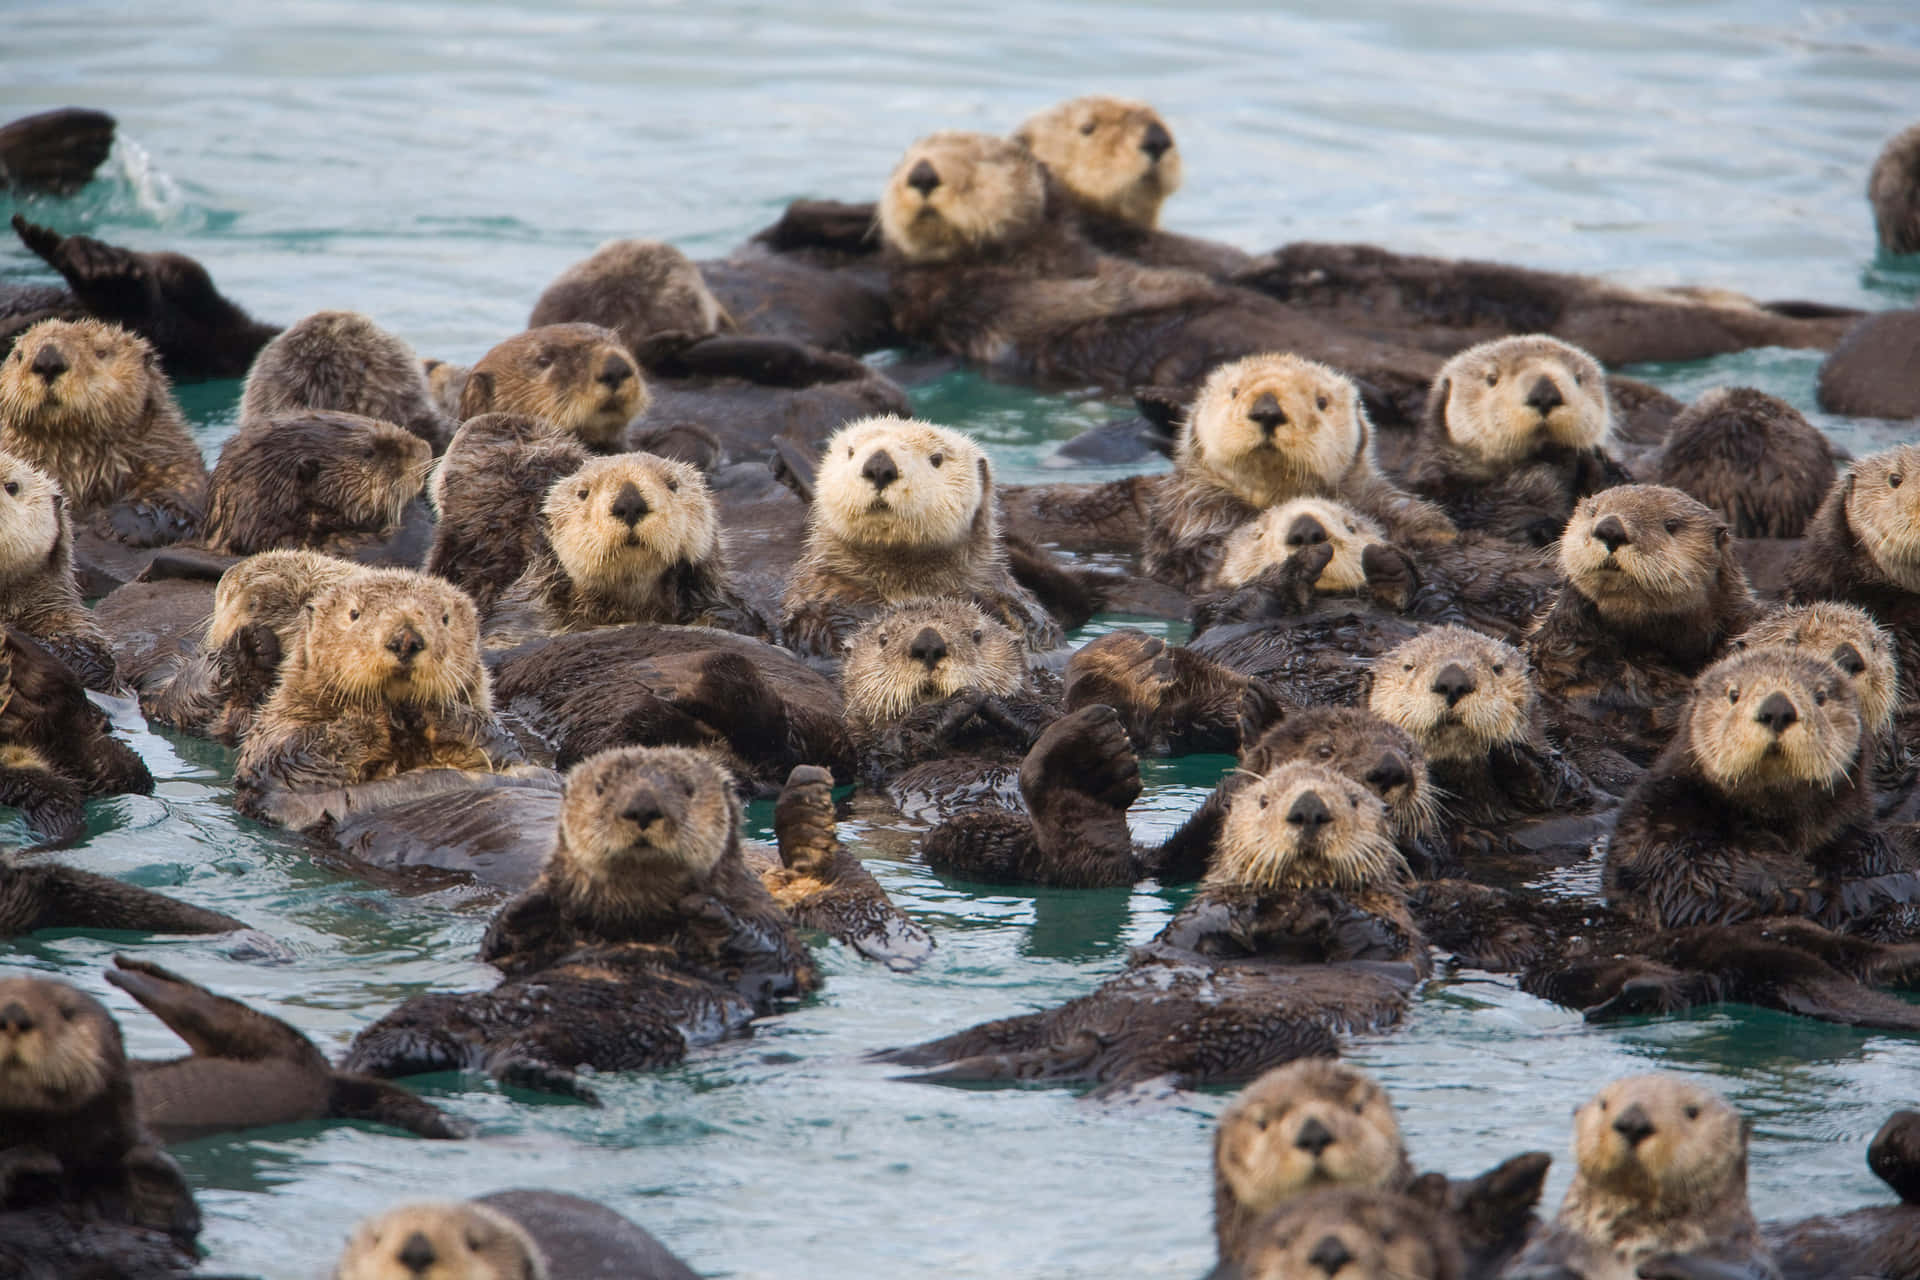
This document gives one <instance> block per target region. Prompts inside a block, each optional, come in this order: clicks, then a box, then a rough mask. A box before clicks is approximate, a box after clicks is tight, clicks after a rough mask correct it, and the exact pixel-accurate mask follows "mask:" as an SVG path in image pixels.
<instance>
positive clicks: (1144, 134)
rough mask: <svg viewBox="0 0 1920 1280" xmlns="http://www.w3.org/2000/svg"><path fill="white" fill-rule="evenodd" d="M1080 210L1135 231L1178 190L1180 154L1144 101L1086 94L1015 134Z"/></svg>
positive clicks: (1047, 112)
mask: <svg viewBox="0 0 1920 1280" xmlns="http://www.w3.org/2000/svg"><path fill="white" fill-rule="evenodd" d="M1013 139H1014V141H1015V142H1018V143H1020V144H1021V145H1022V146H1024V147H1026V148H1027V150H1029V151H1031V152H1033V154H1034V155H1036V156H1038V157H1039V158H1040V161H1041V163H1042V164H1044V165H1046V166H1047V168H1048V169H1050V170H1052V171H1053V176H1054V177H1055V178H1058V179H1059V180H1060V184H1061V185H1062V186H1064V187H1065V188H1066V189H1067V190H1068V191H1070V192H1072V193H1073V195H1074V196H1075V198H1076V199H1078V200H1080V201H1081V202H1082V203H1083V204H1087V205H1090V206H1092V207H1093V208H1095V209H1098V210H1100V211H1101V212H1102V213H1105V214H1108V215H1110V216H1112V217H1115V218H1118V219H1120V220H1121V221H1123V222H1130V223H1133V224H1134V225H1135V226H1139V227H1149V228H1150V227H1152V226H1153V225H1154V224H1155V223H1157V222H1158V221H1159V220H1160V205H1161V204H1162V203H1163V202H1164V201H1165V200H1166V198H1167V197H1168V196H1170V195H1172V194H1173V193H1174V192H1175V191H1176V190H1178V189H1179V187H1180V150H1179V148H1178V147H1177V146H1175V145H1174V141H1173V134H1172V132H1171V131H1169V130H1168V128H1167V122H1166V121H1164V120H1162V119H1161V118H1160V113H1159V112H1157V111H1155V110H1154V109H1153V108H1152V107H1150V106H1148V105H1147V104H1146V103H1144V102H1130V101H1128V100H1127V99H1125V98H1106V97H1101V96H1099V95H1091V96H1088V97H1085V98H1074V99H1072V100H1071V101H1068V102H1062V103H1060V104H1058V105H1057V106H1052V107H1048V108H1047V109H1046V110H1045V111H1042V112H1041V113H1040V114H1039V115H1036V116H1034V117H1033V118H1032V119H1030V120H1028V121H1027V122H1026V123H1025V124H1023V125H1021V126H1020V127H1019V128H1018V129H1017V130H1015V131H1014V135H1013Z"/></svg>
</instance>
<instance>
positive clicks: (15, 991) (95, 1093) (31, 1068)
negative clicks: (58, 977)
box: [0, 977, 127, 1114]
mask: <svg viewBox="0 0 1920 1280" xmlns="http://www.w3.org/2000/svg"><path fill="white" fill-rule="evenodd" d="M126 1061H127V1055H126V1050H125V1049H124V1048H122V1046H121V1042H120V1028H119V1026H118V1025H116V1024H115V1022H114V1020H113V1017H112V1015H111V1014H109V1013H108V1012H107V1011H106V1008H105V1007H104V1006H103V1005H101V1003H100V1002H99V1001H98V1000H95V999H94V998H93V997H92V996H90V995H88V994H86V993H85V992H84V991H80V990H78V989H77V988H74V987H70V986H68V985H67V984H66V983H64V982H55V981H52V980H51V979H47V978H29V977H12V978H0V1111H37V1112H43V1113H51V1114H61V1113H64V1112H71V1111H76V1110H78V1109H79V1108H81V1107H83V1106H86V1105H87V1104H88V1103H90V1102H92V1101H94V1100H95V1099H96V1098H98V1097H99V1096H100V1095H101V1093H102V1092H104V1091H105V1090H106V1089H107V1088H108V1087H109V1086H111V1085H112V1084H113V1082H114V1080H115V1079H116V1078H119V1077H122V1076H124V1075H125V1074H126V1070H127V1065H126Z"/></svg>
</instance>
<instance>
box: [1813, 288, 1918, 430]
mask: <svg viewBox="0 0 1920 1280" xmlns="http://www.w3.org/2000/svg"><path fill="white" fill-rule="evenodd" d="M1916 363H1920V311H1916V310H1906V311H1882V312H1880V313H1879V314H1877V315H1871V316H1868V317H1867V318H1866V319H1864V320H1862V321H1860V323H1859V324H1857V325H1855V326H1854V327H1853V329H1851V330H1850V331H1849V332H1848V333H1847V336H1846V338H1845V339H1844V340H1843V341H1842V342H1841V343H1840V345H1839V346H1837V347H1835V348H1834V349H1833V354H1832V355H1830V356H1828V357H1827V358H1826V359H1825V360H1824V361H1822V362H1821V365H1820V380H1819V382H1818V384H1817V386H1816V391H1817V394H1818V396H1819V400H1820V407H1821V408H1822V409H1825V410H1826V411H1827V412H1828V413H1844V414H1847V415H1848V416H1849V417H1856V418H1920V375H1916V374H1915V373H1914V367H1915V365H1916Z"/></svg>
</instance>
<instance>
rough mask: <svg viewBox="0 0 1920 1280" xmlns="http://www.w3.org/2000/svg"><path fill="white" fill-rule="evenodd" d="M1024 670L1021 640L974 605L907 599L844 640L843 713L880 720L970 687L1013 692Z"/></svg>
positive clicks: (1003, 693)
mask: <svg viewBox="0 0 1920 1280" xmlns="http://www.w3.org/2000/svg"><path fill="white" fill-rule="evenodd" d="M1026 670H1027V664H1026V658H1025V656H1024V650H1023V649H1022V647H1021V643H1020V638H1019V637H1018V636H1016V635H1014V634H1013V632H1012V631H1009V630H1008V629H1007V628H1006V627H1005V626H1003V625H1002V624H1000V623H998V622H995V621H994V620H993V619H991V618H989V617H987V615H986V614H984V613H982V612H981V611H980V609H979V607H978V606H976V605H974V604H972V603H970V602H968V601H965V600H958V599H953V598H944V599H939V600H909V601H906V602H904V603H901V604H897V605H895V606H893V607H892V608H891V609H888V610H887V611H886V612H885V613H883V614H881V615H880V616H879V617H877V618H875V619H873V620H872V621H871V622H869V623H867V624H866V625H865V626H863V627H861V628H860V629H859V630H858V631H856V632H854V633H853V635H852V637H850V638H849V639H848V641H847V651H846V657H845V659H844V660H843V662H842V665H841V668H840V687H841V690H842V694H843V696H844V697H845V699H846V706H847V715H848V716H849V717H851V718H852V719H855V720H858V721H860V722H861V723H863V724H867V725H878V724H885V723H887V722H888V721H890V720H895V719H898V718H899V717H900V716H903V715H905V714H906V713H907V712H909V711H911V710H912V709H913V708H915V707H917V706H919V705H921V704H922V703H926V702H939V701H941V700H942V699H945V698H951V697H952V696H953V695H954V694H956V693H962V692H965V691H967V690H970V689H978V690H980V691H982V692H985V693H992V694H998V695H1001V696H1003V697H1004V696H1006V695H1007V694H1011V693H1017V692H1019V690H1020V687H1021V685H1022V684H1023V683H1025V681H1026Z"/></svg>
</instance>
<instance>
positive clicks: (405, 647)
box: [387, 627, 427, 666]
mask: <svg viewBox="0 0 1920 1280" xmlns="http://www.w3.org/2000/svg"><path fill="white" fill-rule="evenodd" d="M426 647H427V642H426V641H425V640H423V639H421V638H420V633H419V632H418V631H415V630H414V629H413V628H412V627H402V628H400V629H399V630H398V631H396V632H394V633H393V634H392V635H391V636H389V637H388V638H387V652H388V653H391V654H392V655H393V656H394V657H396V658H398V659H400V662H401V665H403V666H404V665H405V664H407V663H409V662H412V661H413V660H414V659H415V658H416V657H418V656H419V654H420V651H421V650H422V649H424V648H426Z"/></svg>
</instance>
